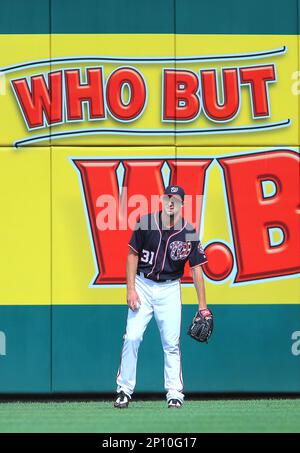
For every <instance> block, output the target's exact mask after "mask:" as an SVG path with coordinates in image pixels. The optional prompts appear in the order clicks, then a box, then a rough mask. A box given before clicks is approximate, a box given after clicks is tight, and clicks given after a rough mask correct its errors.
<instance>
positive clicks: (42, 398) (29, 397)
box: [0, 392, 300, 403]
mask: <svg viewBox="0 0 300 453" xmlns="http://www.w3.org/2000/svg"><path fill="white" fill-rule="evenodd" d="M185 395H186V396H185V399H186V401H191V400H198V401H214V400H224V401H226V400H242V401H245V400H265V399H291V400H293V399H299V398H300V393H192V392H191V393H186V394H185ZM115 396H116V394H115V393H53V394H20V393H14V394H12V393H10V394H0V403H16V402H24V403H29V402H30V403H66V402H71V403H72V402H100V401H104V402H109V401H113V400H114V399H115ZM132 400H133V401H164V400H165V393H135V394H134V395H133V398H132Z"/></svg>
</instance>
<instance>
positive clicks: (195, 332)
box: [187, 308, 214, 343]
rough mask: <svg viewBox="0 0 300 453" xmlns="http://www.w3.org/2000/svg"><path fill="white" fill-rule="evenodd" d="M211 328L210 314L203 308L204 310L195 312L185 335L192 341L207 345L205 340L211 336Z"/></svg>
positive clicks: (212, 324)
mask: <svg viewBox="0 0 300 453" xmlns="http://www.w3.org/2000/svg"><path fill="white" fill-rule="evenodd" d="M213 327H214V322H213V315H212V312H211V311H210V310H209V309H208V308H205V309H204V310H199V311H197V313H196V314H195V316H194V318H193V321H192V324H191V325H190V327H189V329H188V332H187V333H188V335H190V337H192V338H194V340H197V341H200V342H201V343H204V342H206V343H207V342H208V341H207V340H208V339H209V337H210V336H211V334H212V331H213Z"/></svg>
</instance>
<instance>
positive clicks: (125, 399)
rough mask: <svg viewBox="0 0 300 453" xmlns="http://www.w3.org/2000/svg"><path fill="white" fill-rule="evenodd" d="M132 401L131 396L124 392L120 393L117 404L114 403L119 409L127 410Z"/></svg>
mask: <svg viewBox="0 0 300 453" xmlns="http://www.w3.org/2000/svg"><path fill="white" fill-rule="evenodd" d="M129 401H130V396H128V395H126V393H124V392H123V391H121V392H120V393H118V397H117V399H116V402H115V403H114V407H117V408H118V409H126V408H127V407H128V405H129Z"/></svg>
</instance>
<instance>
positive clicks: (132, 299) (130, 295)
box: [127, 289, 141, 311]
mask: <svg viewBox="0 0 300 453" xmlns="http://www.w3.org/2000/svg"><path fill="white" fill-rule="evenodd" d="M140 304H141V301H140V298H139V296H138V293H137V292H136V290H135V289H129V290H127V305H128V307H129V308H131V310H133V311H134V310H137V309H138V308H139V306H140Z"/></svg>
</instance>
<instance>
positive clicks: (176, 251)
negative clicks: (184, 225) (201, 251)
mask: <svg viewBox="0 0 300 453" xmlns="http://www.w3.org/2000/svg"><path fill="white" fill-rule="evenodd" d="M191 248H192V244H191V243H190V242H182V241H173V242H171V244H170V249H171V253H170V256H171V258H172V260H174V261H178V260H184V259H185V258H187V257H188V256H189V254H190V251H191Z"/></svg>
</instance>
